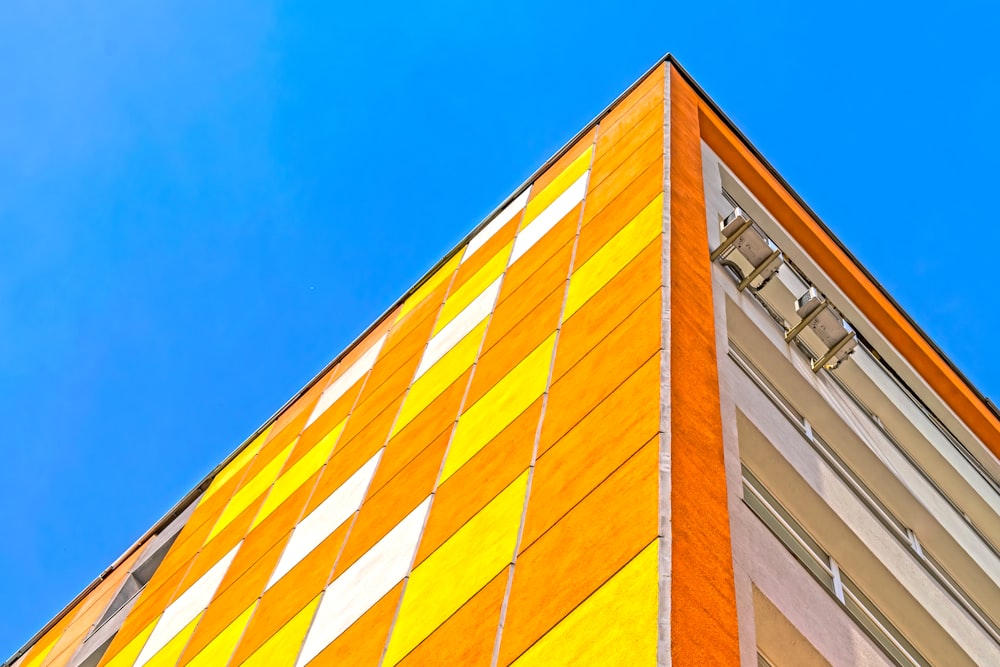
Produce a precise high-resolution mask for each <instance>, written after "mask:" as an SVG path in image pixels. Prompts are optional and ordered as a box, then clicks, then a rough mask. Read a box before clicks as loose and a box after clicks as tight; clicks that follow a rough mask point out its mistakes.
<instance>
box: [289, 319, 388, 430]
mask: <svg viewBox="0 0 1000 667" xmlns="http://www.w3.org/2000/svg"><path fill="white" fill-rule="evenodd" d="M385 336H386V335H385V334H382V336H381V337H380V338H379V339H378V340H377V341H375V342H374V343H373V344H372V346H371V347H370V348H368V350H367V351H366V352H365V353H364V354H362V355H361V356H360V357H358V360H357V361H355V362H354V363H353V364H351V367H350V368H348V369H347V370H346V371H344V373H343V375H341V376H340V377H339V378H337V379H336V380H334V381H333V383H332V384H331V385H330V386H329V387H327V388H326V389H325V390H324V391H323V395H322V396H320V397H319V401H318V402H317V403H316V407H315V408H314V409H313V411H312V414H311V415H309V421H307V422H306V426H309V424H312V423H313V422H314V421H316V420H317V419H319V416H320V415H321V414H323V413H324V412H326V411H327V410H329V409H330V406H331V405H333V404H334V403H336V402H337V399H338V398H340V397H341V396H343V395H344V393H345V392H346V391H347V390H348V389H350V388H351V387H353V386H354V383H355V382H357V381H358V380H360V379H361V378H363V377H364V376H365V373H367V372H368V371H370V370H371V369H372V366H374V365H375V359H377V358H378V353H379V352H381V351H382V344H383V343H385Z"/></svg>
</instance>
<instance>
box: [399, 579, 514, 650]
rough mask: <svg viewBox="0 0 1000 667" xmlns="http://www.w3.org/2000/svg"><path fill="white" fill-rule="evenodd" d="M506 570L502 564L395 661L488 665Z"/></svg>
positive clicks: (505, 581)
mask: <svg viewBox="0 0 1000 667" xmlns="http://www.w3.org/2000/svg"><path fill="white" fill-rule="evenodd" d="M509 573H510V568H509V567H506V568H504V570H503V572H501V573H500V574H498V575H497V576H496V577H495V578H494V579H493V580H492V581H490V583H488V584H486V586H485V587H483V589H482V590H481V591H479V592H478V593H476V594H475V595H474V596H473V597H472V599H471V600H469V601H468V602H466V603H465V604H464V605H462V607H461V608H460V609H459V610H458V611H456V612H455V613H454V614H453V615H452V616H451V617H450V618H449V619H448V620H447V621H445V622H444V623H443V624H441V626H440V627H439V628H438V629H436V630H435V631H434V632H432V633H431V634H430V636H429V637H427V638H426V639H424V641H422V642H420V644H418V645H417V647H416V648H414V649H413V650H412V651H410V652H409V653H408V654H407V655H406V657H405V658H403V660H401V661H400V662H399V665H401V666H402V667H417V665H489V664H490V660H491V659H492V657H493V645H494V643H495V642H496V635H497V625H498V623H499V621H500V605H501V603H502V602H503V597H504V593H505V592H506V591H507V578H508V576H509Z"/></svg>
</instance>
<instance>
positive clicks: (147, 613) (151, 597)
mask: <svg viewBox="0 0 1000 667" xmlns="http://www.w3.org/2000/svg"><path fill="white" fill-rule="evenodd" d="M192 560H193V559H192ZM190 564H191V563H190V561H189V562H188V563H185V564H184V565H183V566H182V567H180V568H178V569H177V570H176V571H174V572H173V573H172V575H170V576H169V577H164V578H162V579H159V582H158V584H159V585H158V586H157V587H156V588H155V589H151V588H150V586H152V585H153V583H154V581H153V580H156V579H158V578H159V577H158V575H159V574H160V571H159V570H157V572H156V574H155V575H153V580H150V582H149V584H148V585H147V586H146V588H145V589H144V590H143V591H142V592H141V593H139V598H138V599H137V602H136V604H135V606H134V607H132V611H130V612H129V613H128V616H126V617H125V622H124V623H123V624H122V628H121V630H119V631H118V634H117V635H115V638H114V639H112V640H111V644H110V646H109V647H108V650H107V653H106V654H105V655H108V656H110V655H114V654H115V653H117V652H118V651H120V650H121V649H123V648H125V646H126V645H127V644H128V643H129V642H130V641H132V639H133V638H135V636H136V635H138V634H139V633H140V632H142V631H143V630H144V629H145V628H146V626H147V625H149V623H150V621H152V620H153V619H155V618H156V617H157V616H159V615H160V614H161V613H162V612H163V610H164V609H165V608H166V606H167V604H169V602H170V601H171V600H172V599H173V594H174V591H176V590H177V585H178V584H179V583H180V582H181V579H183V578H184V573H185V572H186V571H187V568H188V566H189V565H190Z"/></svg>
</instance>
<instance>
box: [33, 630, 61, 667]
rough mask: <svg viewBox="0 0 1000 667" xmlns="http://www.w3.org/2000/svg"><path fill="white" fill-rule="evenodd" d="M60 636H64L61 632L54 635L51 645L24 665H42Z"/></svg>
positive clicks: (36, 666) (34, 666)
mask: <svg viewBox="0 0 1000 667" xmlns="http://www.w3.org/2000/svg"><path fill="white" fill-rule="evenodd" d="M60 637H62V633H61V632H60V633H59V634H58V635H57V636H56V637H53V639H52V641H51V642H49V645H48V646H46V647H45V648H43V649H42V650H41V651H39V652H38V654H37V655H36V656H35V657H34V658H32V659H31V662H28V663H25V665H24V667H38V666H39V665H41V664H42V661H43V660H45V658H47V657H48V655H49V653H51V652H52V649H53V648H55V646H56V642H57V641H59V638H60Z"/></svg>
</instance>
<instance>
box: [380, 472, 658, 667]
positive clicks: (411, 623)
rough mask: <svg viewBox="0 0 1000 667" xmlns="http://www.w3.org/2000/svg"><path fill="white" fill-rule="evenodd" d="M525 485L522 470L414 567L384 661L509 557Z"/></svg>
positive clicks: (408, 646) (393, 659)
mask: <svg viewBox="0 0 1000 667" xmlns="http://www.w3.org/2000/svg"><path fill="white" fill-rule="evenodd" d="M527 485H528V473H527V471H525V472H524V473H523V474H522V475H521V476H520V477H518V478H517V479H516V480H514V481H513V482H512V483H511V484H510V486H508V487H507V488H506V489H504V490H503V491H501V492H500V495H498V496H497V497H496V498H494V499H493V500H491V501H490V503H489V504H488V505H487V506H486V507H484V508H483V509H481V510H479V512H478V513H477V514H476V515H475V516H474V517H472V518H471V519H469V522H468V523H466V524H465V525H464V526H462V527H461V528H459V529H458V532H456V533H455V534H454V535H452V536H451V537H450V538H448V541H446V542H445V543H444V544H442V545H441V546H440V547H438V549H437V550H436V551H434V553H432V554H431V555H430V556H428V557H427V560H425V561H424V562H423V563H421V564H420V565H418V566H417V567H416V569H414V570H413V573H412V574H410V580H409V582H408V583H407V584H406V591H405V592H404V594H403V603H402V605H401V606H400V609H399V617H398V619H397V621H396V626H395V628H394V629H393V631H392V637H391V638H390V640H389V648H388V650H387V651H386V656H385V661H384V662H383V665H385V666H386V667H388V666H389V665H394V664H396V663H397V662H399V661H400V660H401V659H402V658H403V657H404V656H405V655H406V654H407V653H409V652H410V651H411V650H412V649H413V647H414V646H416V645H417V644H419V643H420V642H421V641H423V640H424V638H425V637H427V636H428V635H429V634H430V633H431V632H433V631H434V629H435V628H437V627H438V626H439V625H441V623H443V622H444V621H445V620H446V619H447V618H448V617H449V616H451V615H452V614H453V613H454V612H455V611H456V610H457V609H458V608H459V607H461V606H462V605H463V604H465V602H466V601H467V600H469V599H470V598H471V597H472V596H473V595H475V594H476V592H477V591H479V589H481V588H482V587H483V586H485V585H486V584H488V583H489V582H490V580H491V579H492V578H493V577H495V576H496V575H497V574H498V573H499V572H501V571H502V570H503V568H505V567H506V566H507V565H508V564H509V563H510V562H511V560H512V559H513V557H514V549H515V546H516V544H517V530H518V527H519V526H520V524H521V512H522V510H523V509H524V493H525V490H526V488H527ZM432 511H433V508H432ZM654 574H655V572H654ZM654 589H655V586H654Z"/></svg>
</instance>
